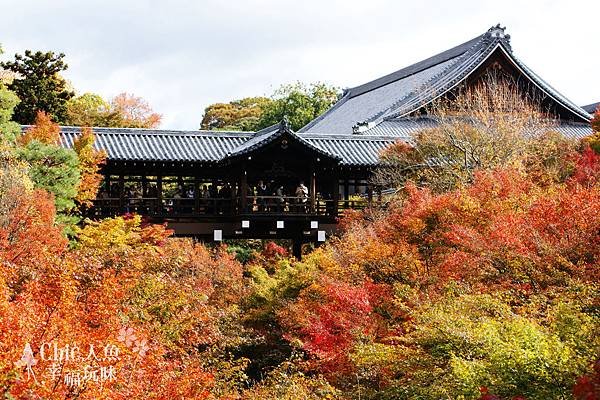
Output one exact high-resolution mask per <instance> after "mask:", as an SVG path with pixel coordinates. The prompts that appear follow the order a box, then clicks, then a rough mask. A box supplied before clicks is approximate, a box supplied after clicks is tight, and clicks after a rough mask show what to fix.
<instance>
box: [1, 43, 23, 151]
mask: <svg viewBox="0 0 600 400" xmlns="http://www.w3.org/2000/svg"><path fill="white" fill-rule="evenodd" d="M0 54H2V48H1V47H0ZM17 104H19V98H18V97H17V95H16V94H14V93H13V92H11V91H10V90H8V89H7V88H6V86H5V85H4V84H3V83H2V82H0V142H1V141H2V140H3V139H9V140H11V141H12V140H14V138H15V137H16V135H17V134H18V133H19V125H18V124H17V123H15V122H12V121H11V119H12V116H13V113H14V109H15V107H16V106H17Z"/></svg>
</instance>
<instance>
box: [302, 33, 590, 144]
mask: <svg viewBox="0 0 600 400" xmlns="http://www.w3.org/2000/svg"><path fill="white" fill-rule="evenodd" d="M496 52H501V53H502V54H503V56H505V57H506V58H507V59H508V60H509V61H510V62H512V63H513V65H514V66H515V67H516V69H517V70H520V71H521V72H522V74H523V75H524V76H526V77H527V78H528V79H529V81H530V82H531V83H532V84H533V85H534V86H536V87H537V88H539V90H541V91H542V92H543V93H544V94H545V97H548V98H550V99H552V100H553V101H554V102H555V103H556V104H558V105H559V106H560V107H562V108H561V109H565V110H568V113H569V115H570V116H571V117H572V119H573V120H576V121H580V122H586V121H589V119H590V115H589V114H588V113H587V112H586V111H585V110H584V109H582V108H580V107H579V106H577V105H575V104H573V103H572V102H571V101H569V100H568V99H567V98H565V97H564V96H562V95H561V94H560V93H558V91H556V90H555V89H554V88H552V87H551V86H550V85H548V84H547V83H546V82H544V81H543V80H542V79H541V78H539V77H538V76H537V75H536V74H535V73H533V71H531V70H530V69H529V68H528V67H527V66H526V65H525V64H523V63H522V62H521V61H520V60H519V59H517V58H516V57H515V56H514V55H513V54H512V50H511V46H510V36H509V35H507V34H506V33H505V32H504V28H501V27H500V26H499V25H497V26H494V27H492V28H490V29H489V30H488V31H487V32H486V33H484V34H483V35H480V36H478V37H476V38H474V39H472V40H470V41H468V42H466V43H463V44H461V45H459V46H457V47H454V48H452V49H450V50H447V51H445V52H443V53H440V54H438V55H436V56H434V57H431V58H428V59H427V60H424V61H421V62H419V63H417V64H414V65H412V66H410V67H407V68H404V69H401V70H399V71H396V72H394V73H392V74H390V75H386V76H384V77H382V78H379V79H376V80H374V81H372V82H369V83H366V84H364V85H361V86H357V87H355V88H352V89H348V90H347V91H346V92H345V93H344V96H343V97H342V98H341V99H340V100H339V101H338V102H337V103H336V104H335V105H334V106H333V107H332V108H331V109H329V110H328V111H327V112H326V113H324V114H323V115H321V116H320V117H318V118H316V119H315V120H313V121H311V122H310V123H309V124H307V125H306V126H305V127H303V128H302V129H300V132H324V133H332V134H350V133H352V132H353V130H355V129H356V128H357V127H363V126H368V127H369V128H370V127H371V126H373V125H378V124H384V125H386V127H384V128H382V131H386V132H387V134H392V135H395V136H401V133H397V134H396V133H392V132H390V128H391V127H393V126H394V125H390V124H386V123H385V121H387V120H388V119H394V118H397V117H404V116H408V115H411V114H412V113H415V112H416V111H418V110H421V109H423V107H425V106H426V105H428V104H429V103H431V102H432V101H433V100H435V99H436V98H438V97H439V96H441V95H443V94H444V93H447V92H448V91H450V90H452V89H454V88H455V87H457V86H458V85H459V84H460V83H462V82H464V81H465V79H466V78H467V77H468V76H470V74H472V73H473V72H475V71H476V70H477V68H478V67H479V66H481V65H482V64H483V62H484V61H485V60H487V59H488V58H489V57H491V55H492V54H495V53H496Z"/></svg>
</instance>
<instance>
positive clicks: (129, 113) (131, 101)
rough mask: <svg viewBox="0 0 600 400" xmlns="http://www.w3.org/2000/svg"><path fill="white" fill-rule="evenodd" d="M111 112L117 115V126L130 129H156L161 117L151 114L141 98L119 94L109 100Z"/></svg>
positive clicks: (150, 110)
mask: <svg viewBox="0 0 600 400" xmlns="http://www.w3.org/2000/svg"><path fill="white" fill-rule="evenodd" d="M111 110H112V111H113V112H115V113H117V114H118V115H119V118H120V119H121V121H120V122H119V126H123V127H131V128H156V127H158V126H159V125H160V120H161V119H162V116H161V115H160V114H157V113H155V112H152V108H150V105H148V103H147V102H146V101H145V100H144V99H142V98H141V97H135V96H134V95H131V94H128V93H121V94H119V95H118V96H116V97H115V98H114V99H112V100H111Z"/></svg>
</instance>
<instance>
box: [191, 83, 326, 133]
mask: <svg viewBox="0 0 600 400" xmlns="http://www.w3.org/2000/svg"><path fill="white" fill-rule="evenodd" d="M337 99H338V89H337V88H334V87H331V86H328V85H325V84H323V83H312V84H310V85H305V84H302V83H295V84H289V85H283V86H281V87H280V88H279V89H277V90H276V91H275V92H274V93H273V95H272V96H271V97H270V98H266V97H247V98H244V99H241V100H235V101H232V102H229V103H215V104H211V105H210V106H208V107H207V108H206V109H205V110H204V116H203V118H202V123H201V126H200V129H209V130H212V129H221V130H246V131H256V130H260V129H263V128H266V127H268V126H271V125H273V124H276V123H278V122H280V121H281V120H282V119H283V117H284V116H287V118H288V120H289V121H290V125H291V128H292V129H294V130H298V129H300V128H302V127H303V126H304V125H306V124H307V123H309V122H310V121H312V120H313V119H314V118H316V117H318V116H319V115H321V114H322V113H324V112H325V111H326V110H327V109H329V107H331V106H332V105H333V104H334V103H335V102H336V101H337Z"/></svg>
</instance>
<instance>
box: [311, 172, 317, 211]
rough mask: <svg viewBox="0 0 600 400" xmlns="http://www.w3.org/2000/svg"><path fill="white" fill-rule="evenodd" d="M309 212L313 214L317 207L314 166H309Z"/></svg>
mask: <svg viewBox="0 0 600 400" xmlns="http://www.w3.org/2000/svg"><path fill="white" fill-rule="evenodd" d="M309 193H310V212H311V214H314V213H315V212H316V208H317V176H316V173H315V168H314V166H311V171H310V191H309Z"/></svg>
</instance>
